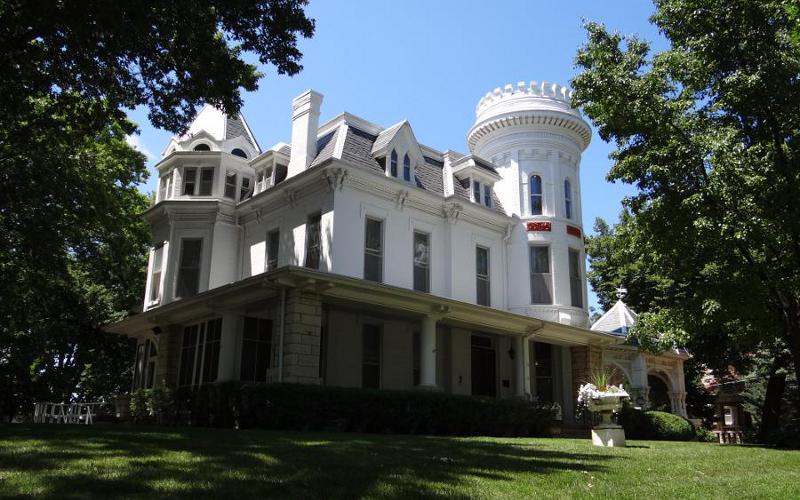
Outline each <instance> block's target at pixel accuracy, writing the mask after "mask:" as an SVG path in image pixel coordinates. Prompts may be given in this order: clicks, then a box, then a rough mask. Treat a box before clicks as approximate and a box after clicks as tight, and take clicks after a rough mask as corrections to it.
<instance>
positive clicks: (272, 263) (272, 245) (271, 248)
mask: <svg viewBox="0 0 800 500" xmlns="http://www.w3.org/2000/svg"><path fill="white" fill-rule="evenodd" d="M280 246H281V232H280V230H278V229H275V230H274V231H270V232H268V233H267V259H266V260H267V271H272V270H274V269H277V268H278V252H279V250H280Z"/></svg>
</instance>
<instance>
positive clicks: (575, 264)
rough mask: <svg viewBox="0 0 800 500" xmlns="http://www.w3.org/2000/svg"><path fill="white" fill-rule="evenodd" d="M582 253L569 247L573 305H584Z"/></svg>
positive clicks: (570, 285)
mask: <svg viewBox="0 0 800 500" xmlns="http://www.w3.org/2000/svg"><path fill="white" fill-rule="evenodd" d="M580 264H581V253H580V252H579V251H578V250H575V249H574V248H570V249H569V292H570V298H571V299H572V306H573V307H583V286H582V285H583V281H582V280H581V265H580Z"/></svg>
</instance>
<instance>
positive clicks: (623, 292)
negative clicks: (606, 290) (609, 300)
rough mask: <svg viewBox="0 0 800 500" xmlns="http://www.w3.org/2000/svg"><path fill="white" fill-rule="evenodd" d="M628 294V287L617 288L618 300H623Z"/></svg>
mask: <svg viewBox="0 0 800 500" xmlns="http://www.w3.org/2000/svg"><path fill="white" fill-rule="evenodd" d="M627 295H628V289H627V288H623V287H619V288H617V300H622V299H624V298H625V297H626V296H627Z"/></svg>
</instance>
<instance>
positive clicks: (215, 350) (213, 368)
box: [203, 318, 222, 383]
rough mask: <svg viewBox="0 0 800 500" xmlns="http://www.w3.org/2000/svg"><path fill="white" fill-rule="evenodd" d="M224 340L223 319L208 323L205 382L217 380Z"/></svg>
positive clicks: (204, 363)
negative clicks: (222, 341) (220, 349)
mask: <svg viewBox="0 0 800 500" xmlns="http://www.w3.org/2000/svg"><path fill="white" fill-rule="evenodd" d="M221 339H222V318H217V319H212V320H211V321H209V322H207V323H206V338H205V346H204V348H203V382H204V383H206V382H214V381H215V380H217V372H218V371H219V348H220V341H221Z"/></svg>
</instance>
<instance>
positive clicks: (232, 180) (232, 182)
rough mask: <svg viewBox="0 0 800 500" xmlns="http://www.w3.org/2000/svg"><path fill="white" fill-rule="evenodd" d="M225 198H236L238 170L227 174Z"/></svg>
mask: <svg viewBox="0 0 800 500" xmlns="http://www.w3.org/2000/svg"><path fill="white" fill-rule="evenodd" d="M225 198H230V199H232V200H235V199H236V172H227V173H226V174H225Z"/></svg>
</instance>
